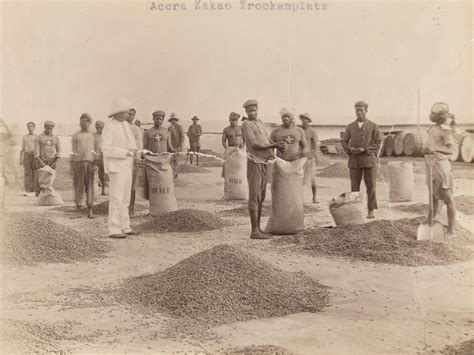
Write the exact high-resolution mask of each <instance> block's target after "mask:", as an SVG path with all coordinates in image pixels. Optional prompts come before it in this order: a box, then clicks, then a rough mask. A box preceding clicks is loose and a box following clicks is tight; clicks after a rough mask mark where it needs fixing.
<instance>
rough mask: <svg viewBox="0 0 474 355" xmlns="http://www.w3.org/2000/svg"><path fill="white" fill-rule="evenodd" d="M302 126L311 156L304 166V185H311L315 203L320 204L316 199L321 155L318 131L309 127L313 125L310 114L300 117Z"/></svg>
mask: <svg viewBox="0 0 474 355" xmlns="http://www.w3.org/2000/svg"><path fill="white" fill-rule="evenodd" d="M300 120H301V123H302V125H301V126H300V127H301V128H302V129H303V131H304V133H305V136H306V142H307V143H308V148H309V156H308V160H307V161H306V164H305V166H304V180H303V181H304V185H307V184H311V191H312V193H313V203H318V200H317V198H316V194H317V190H318V187H317V185H316V164H317V162H318V155H319V138H318V134H317V133H316V131H315V130H314V129H313V128H311V127H310V126H309V124H310V123H311V121H312V120H311V116H310V115H309V114H308V113H303V114H301V115H300Z"/></svg>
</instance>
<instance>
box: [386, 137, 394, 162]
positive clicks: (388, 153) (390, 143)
mask: <svg viewBox="0 0 474 355" xmlns="http://www.w3.org/2000/svg"><path fill="white" fill-rule="evenodd" d="M385 155H386V156H387V157H391V156H392V155H393V136H392V135H391V134H389V135H388V136H387V138H385Z"/></svg>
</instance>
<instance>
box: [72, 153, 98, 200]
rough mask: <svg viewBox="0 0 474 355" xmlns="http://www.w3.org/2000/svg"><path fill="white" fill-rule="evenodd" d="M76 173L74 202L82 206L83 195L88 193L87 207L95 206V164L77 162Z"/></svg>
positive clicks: (74, 169)
mask: <svg viewBox="0 0 474 355" xmlns="http://www.w3.org/2000/svg"><path fill="white" fill-rule="evenodd" d="M73 173H74V202H75V203H76V206H81V205H82V195H83V194H84V192H85V193H86V205H87V207H92V206H93V205H94V164H93V163H92V162H90V161H75V162H74V163H73Z"/></svg>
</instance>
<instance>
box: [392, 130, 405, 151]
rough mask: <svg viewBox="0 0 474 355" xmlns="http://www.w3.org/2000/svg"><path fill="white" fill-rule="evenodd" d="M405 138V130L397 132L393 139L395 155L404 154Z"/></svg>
mask: <svg viewBox="0 0 474 355" xmlns="http://www.w3.org/2000/svg"><path fill="white" fill-rule="evenodd" d="M403 138H405V132H400V133H397V134H396V135H395V138H394V139H393V154H394V155H395V156H400V155H403Z"/></svg>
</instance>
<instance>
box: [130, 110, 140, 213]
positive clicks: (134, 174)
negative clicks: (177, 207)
mask: <svg viewBox="0 0 474 355" xmlns="http://www.w3.org/2000/svg"><path fill="white" fill-rule="evenodd" d="M136 113H137V111H136V110H135V109H134V108H132V109H131V110H130V114H129V117H128V119H127V122H128V123H129V124H130V129H131V130H132V133H133V137H134V138H135V142H136V143H137V148H138V150H139V151H141V150H143V132H142V130H141V129H140V127H138V126H137V125H136V124H134V123H133V120H134V119H135V115H136ZM137 178H138V159H134V160H133V167H132V192H131V193H130V204H129V207H128V210H129V214H130V217H134V216H135V188H136V184H137Z"/></svg>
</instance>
